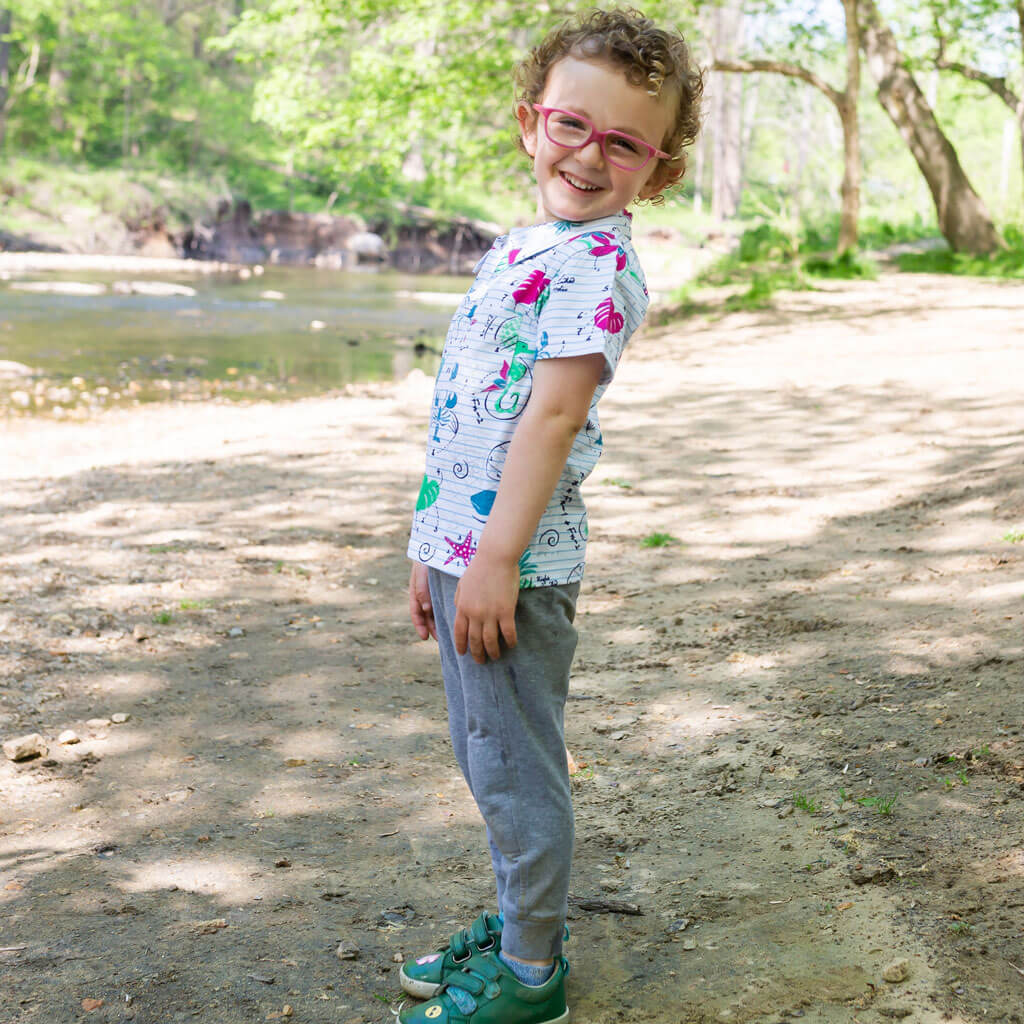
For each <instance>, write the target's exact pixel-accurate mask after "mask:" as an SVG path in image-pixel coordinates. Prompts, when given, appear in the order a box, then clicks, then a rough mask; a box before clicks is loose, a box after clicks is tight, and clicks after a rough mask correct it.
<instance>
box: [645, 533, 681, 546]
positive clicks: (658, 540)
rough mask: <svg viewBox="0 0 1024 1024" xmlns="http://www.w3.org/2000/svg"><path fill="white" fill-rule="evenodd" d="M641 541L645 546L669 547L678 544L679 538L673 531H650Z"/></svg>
mask: <svg viewBox="0 0 1024 1024" xmlns="http://www.w3.org/2000/svg"><path fill="white" fill-rule="evenodd" d="M640 543H641V544H642V545H643V546H644V547H645V548H667V547H668V546H669V545H670V544H678V543H679V538H678V537H673V536H672V534H671V533H657V532H656V533H649V534H647V536H646V537H644V539H643V540H642V541H640Z"/></svg>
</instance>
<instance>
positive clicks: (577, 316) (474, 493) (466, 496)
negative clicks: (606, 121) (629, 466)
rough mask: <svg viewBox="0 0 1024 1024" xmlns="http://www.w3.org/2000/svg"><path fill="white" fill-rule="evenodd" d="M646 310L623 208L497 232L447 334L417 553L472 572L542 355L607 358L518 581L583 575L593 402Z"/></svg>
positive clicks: (595, 434)
mask: <svg viewBox="0 0 1024 1024" xmlns="http://www.w3.org/2000/svg"><path fill="white" fill-rule="evenodd" d="M647 305H648V296H647V287H646V284H645V282H644V277H643V272H642V270H641V269H640V264H639V262H638V261H637V258H636V253H635V252H634V251H633V246H632V243H631V232H630V217H629V215H628V214H626V213H620V214H616V215H615V216H612V217H607V218H603V219H601V220H597V221H588V222H586V223H569V222H566V221H555V222H552V223H547V224H537V225H534V226H531V227H528V228H520V229H517V230H514V231H512V232H511V233H509V234H508V235H503V236H501V237H499V238H497V239H495V242H494V245H493V246H492V247H491V249H490V251H489V252H488V253H487V255H486V256H485V257H484V258H483V259H482V260H481V261H480V263H479V264H478V265H477V273H476V277H475V279H474V281H473V285H472V287H471V288H470V289H469V291H468V293H467V294H466V296H465V298H464V299H463V301H462V303H461V305H460V306H459V308H458V310H457V311H456V313H455V316H454V317H453V319H452V322H451V326H450V327H449V329H448V336H447V339H446V341H445V345H444V351H443V354H442V357H441V365H440V368H439V369H438V373H437V379H436V382H435V387H434V397H433V405H432V409H431V417H430V427H429V430H428V435H427V457H426V472H425V474H424V477H423V482H422V485H421V487H420V491H419V495H418V498H417V501H416V510H415V514H414V516H413V525H412V533H411V535H410V538H409V548H408V554H409V557H410V558H411V559H413V560H414V561H418V562H422V563H423V564H425V565H428V566H432V567H434V568H437V569H440V570H442V571H443V572H446V573H450V574H451V575H454V576H461V575H462V573H463V572H464V571H465V570H466V567H467V566H468V565H469V563H470V562H471V561H472V558H473V555H474V554H475V553H476V548H477V544H478V542H479V539H480V534H481V533H482V532H483V529H484V526H485V525H486V523H487V517H488V515H489V513H490V510H491V507H492V506H493V504H494V499H495V497H496V496H497V493H498V485H499V483H500V482H501V471H502V466H503V465H504V461H505V455H506V453H507V451H508V447H509V444H510V443H511V440H512V435H513V433H514V432H515V429H516V425H517V423H518V421H519V418H520V416H521V415H522V413H523V410H524V409H525V408H526V406H527V403H528V402H529V400H530V389H531V386H532V381H533V371H534V367H535V366H536V363H537V360H539V359H559V358H568V357H571V356H580V355H589V354H592V353H598V352H600V353H602V354H603V355H604V359H605V370H604V374H603V376H602V378H601V382H600V384H599V385H598V387H597V390H596V391H595V392H594V398H593V401H592V402H591V406H590V410H589V414H588V417H587V423H586V425H585V426H584V427H583V429H582V430H581V431H580V432H579V434H577V436H576V439H575V441H574V442H573V445H572V449H571V451H570V452H569V456H568V459H567V460H566V464H565V467H564V469H563V471H562V475H561V478H560V479H559V481H558V484H557V486H556V487H555V490H554V493H553V494H552V496H551V500H550V502H549V503H548V506H547V508H546V509H545V511H544V513H543V515H542V516H541V519H540V522H539V524H538V526H537V529H536V531H535V532H534V535H533V537H532V538H531V540H530V543H529V544H528V545H527V547H526V550H525V551H524V552H523V555H522V557H521V558H520V561H519V570H520V585H521V586H522V587H537V586H551V585H554V584H561V583H571V582H575V581H577V580H579V579H580V578H581V577H582V575H583V566H584V561H585V553H586V542H587V512H586V507H585V506H584V503H583V498H582V496H581V494H580V484H582V482H583V481H584V480H585V479H586V478H587V476H588V475H589V474H590V472H591V470H592V469H593V468H594V466H595V465H596V463H597V460H598V458H599V457H600V454H601V430H600V425H599V422H598V417H597V403H598V400H599V399H600V397H601V395H602V394H603V393H604V391H605V389H606V388H607V386H608V384H609V383H610V382H611V379H612V376H613V375H614V373H615V368H616V366H617V365H618V361H619V357H620V356H621V355H622V350H623V348H624V347H625V345H626V342H627V341H628V340H629V338H630V336H631V335H632V334H633V332H634V331H635V330H636V329H637V327H639V326H640V323H641V322H642V321H643V318H644V316H645V314H646V312H647Z"/></svg>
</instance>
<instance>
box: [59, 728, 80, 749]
mask: <svg viewBox="0 0 1024 1024" xmlns="http://www.w3.org/2000/svg"><path fill="white" fill-rule="evenodd" d="M57 742H58V743H64V744H67V745H68V746H70V745H71V744H72V743H81V742H82V741H81V740H80V739H79V738H78V733H77V732H75V730H74V729H65V730H64V731H63V732H62V733H61V734H60V735H59V736H58V737H57Z"/></svg>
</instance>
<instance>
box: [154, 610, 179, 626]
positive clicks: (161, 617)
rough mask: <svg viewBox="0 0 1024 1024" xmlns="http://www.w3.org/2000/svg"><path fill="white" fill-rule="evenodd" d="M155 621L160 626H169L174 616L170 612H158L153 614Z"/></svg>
mask: <svg viewBox="0 0 1024 1024" xmlns="http://www.w3.org/2000/svg"><path fill="white" fill-rule="evenodd" d="M153 621H154V622H155V623H156V624H157V625H158V626H169V625H170V624H171V623H172V622H173V621H174V616H173V615H172V614H171V613H170V612H166V611H165V612H157V613H156V614H155V615H154V616H153Z"/></svg>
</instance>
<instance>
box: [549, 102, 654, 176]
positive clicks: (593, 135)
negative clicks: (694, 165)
mask: <svg viewBox="0 0 1024 1024" xmlns="http://www.w3.org/2000/svg"><path fill="white" fill-rule="evenodd" d="M533 109H534V110H536V111H537V113H538V114H543V115H544V134H545V135H546V136H547V137H548V141H549V142H550V143H551V144H552V145H553V146H558V147H559V148H560V149H583V148H584V147H585V146H589V145H590V144H591V143H592V142H593V141H594V140H595V139H597V144H598V145H599V146H600V147H601V153H602V154H603V156H604V158H605V160H607V161H608V163H610V164H611V165H612V166H613V167H618V168H619V170H620V171H642V170H643V169H644V168H645V167H646V166H647V165H648V164H649V163H650V162H651V161H652V160H653V159H654V158H655V157H660V158H661V159H662V160H671V159H672V154H671V153H665V152H663V151H662V150H660V149H655V147H654V146H652V145H651V144H650V143H649V142H645V141H644V140H643V139H638V138H637V137H636V136H635V135H627V134H626V132H620V131H616V130H615V129H614V128H609V129H608V131H606V132H601V131H598V130H597V126H596V125H595V124H594V122H593V121H591V120H590V118H589V117H584V116H583V115H582V114H574V113H573V112H572V111H571V110H562V108H561V107H542V106H541V105H540V104H539V103H534V104H533ZM549 114H567V115H568V116H569V117H574V118H575V119H576V120H577V121H582V122H583V123H584V124H587V125H590V135H589V136H588V137H587V139H586V141H585V142H581V143H580V144H579V145H578V146H567V145H565V143H564V142H556V141H555V140H554V139H553V138H551V133H550V132H549V131H548V115H549ZM609 135H614V136H616V137H618V138H620V139H629V141H630V142H635V143H636V144H637V145H638V146H643V147H644V149H646V150H647V159H646V160H645V161H644V162H643V163H642V164H641V165H640V166H639V167H624V166H623V165H622V164H620V163H616V161H614V160H613V159H612V158H611V157H610V156H609V155H608V152H607V150H606V149H605V146H604V141H605V139H607V138H608V136H609Z"/></svg>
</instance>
